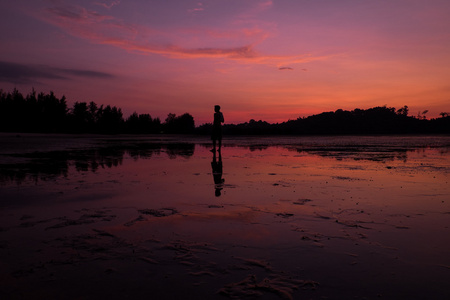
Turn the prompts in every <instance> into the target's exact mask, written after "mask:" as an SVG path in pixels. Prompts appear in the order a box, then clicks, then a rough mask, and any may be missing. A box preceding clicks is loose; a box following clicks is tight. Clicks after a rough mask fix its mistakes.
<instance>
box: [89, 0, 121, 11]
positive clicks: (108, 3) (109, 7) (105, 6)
mask: <svg viewBox="0 0 450 300" xmlns="http://www.w3.org/2000/svg"><path fill="white" fill-rule="evenodd" d="M94 4H95V5H99V6H103V7H104V8H107V9H111V8H112V7H113V6H116V5H119V4H120V0H117V1H109V2H94Z"/></svg>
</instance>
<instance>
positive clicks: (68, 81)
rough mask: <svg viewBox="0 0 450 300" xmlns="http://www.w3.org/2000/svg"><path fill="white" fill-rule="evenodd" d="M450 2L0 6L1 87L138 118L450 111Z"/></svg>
mask: <svg viewBox="0 0 450 300" xmlns="http://www.w3.org/2000/svg"><path fill="white" fill-rule="evenodd" d="M449 16H450V1H448V0H204V1H190V0H168V1H162V0H158V1H156V0H115V1H112V0H77V1H69V0H15V1H0V42H1V43H0V45H1V46H0V89H3V91H6V92H8V91H12V90H13V89H14V88H15V87H16V88H17V89H18V90H19V91H20V92H22V93H23V94H28V93H29V92H30V91H31V89H32V87H34V88H35V89H36V90H37V91H38V92H45V93H48V92H50V91H54V92H55V94H56V96H57V97H61V96H62V95H65V96H66V97H67V101H68V103H69V105H70V106H71V105H72V104H73V103H74V102H75V101H84V102H89V101H95V102H96V103H97V104H105V105H106V104H110V105H115V106H118V107H121V108H122V110H123V112H124V117H125V118H126V117H127V116H128V115H130V114H131V113H133V112H134V111H136V112H138V113H149V114H151V115H152V117H160V118H161V119H162V120H164V119H165V118H166V116H167V114H168V113H175V114H177V115H180V114H183V113H185V112H188V113H190V114H192V115H193V116H194V119H195V121H196V125H200V124H202V123H205V122H211V121H212V114H213V106H214V105H215V104H220V105H221V106H222V111H223V113H224V115H225V121H226V123H241V122H246V121H249V120H250V119H255V120H260V119H262V120H265V121H268V122H271V123H274V122H282V121H287V120H289V119H297V118H298V117H303V116H308V115H312V114H316V113H321V112H324V111H334V110H336V109H339V108H342V109H345V110H353V109H355V108H361V109H367V108H370V107H374V106H383V105H387V106H390V107H396V108H400V107H402V106H404V105H408V106H409V108H410V114H411V115H417V113H418V112H419V111H424V110H429V113H428V117H429V118H432V117H438V116H439V113H441V112H450V17H449Z"/></svg>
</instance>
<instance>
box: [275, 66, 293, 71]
mask: <svg viewBox="0 0 450 300" xmlns="http://www.w3.org/2000/svg"><path fill="white" fill-rule="evenodd" d="M278 70H281V71H284V70H290V71H292V70H294V69H293V68H291V67H279V68H278Z"/></svg>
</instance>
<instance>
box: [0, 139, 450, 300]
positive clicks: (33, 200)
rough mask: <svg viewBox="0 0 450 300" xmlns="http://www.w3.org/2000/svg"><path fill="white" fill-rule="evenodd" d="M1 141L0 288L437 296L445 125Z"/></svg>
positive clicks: (447, 239)
mask: <svg viewBox="0 0 450 300" xmlns="http://www.w3.org/2000/svg"><path fill="white" fill-rule="evenodd" d="M1 140H2V143H1V146H0V167H1V171H0V199H1V200H0V216H1V218H0V220H1V221H0V257H1V259H0V266H1V268H0V270H1V271H0V277H1V279H2V280H1V283H0V297H1V298H2V299H41V298H42V299H44V298H45V299H63V298H64V299H98V298H101V299H108V298H109V299H124V298H125V299H126V298H136V297H142V296H147V297H150V298H151V299H220V298H224V299H227V298H229V299H374V298H384V299H446V298H449V297H450V289H449V288H448V282H449V281H450V255H449V253H450V228H449V227H450V200H449V199H450V185H449V181H450V152H449V150H450V137H446V136H437V137H423V136H420V137H414V136H401V137H392V136H391V137H382V136H366V137H364V136H360V137H352V136H348V137H240V138H228V139H225V140H224V146H223V148H222V151H221V152H220V153H219V152H214V153H212V152H211V151H210V150H211V145H210V143H209V141H208V140H207V139H205V138H203V137H186V136H184V137H177V136H63V135H61V136H46V135H8V134H3V135H2V136H1Z"/></svg>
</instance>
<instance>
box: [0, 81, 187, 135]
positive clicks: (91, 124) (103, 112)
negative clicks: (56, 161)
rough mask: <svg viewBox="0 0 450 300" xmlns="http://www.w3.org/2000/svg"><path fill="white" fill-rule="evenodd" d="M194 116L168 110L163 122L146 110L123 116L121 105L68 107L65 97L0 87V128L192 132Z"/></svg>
mask: <svg viewBox="0 0 450 300" xmlns="http://www.w3.org/2000/svg"><path fill="white" fill-rule="evenodd" d="M194 129H195V123H194V118H193V117H192V116H191V115H189V114H188V113H185V114H183V115H181V116H176V115H175V114H172V113H170V114H169V115H168V117H167V119H166V121H165V122H164V123H161V121H160V119H159V118H152V117H151V116H150V114H137V113H136V112H134V113H133V114H131V115H130V116H129V117H128V118H126V119H124V118H123V113H122V110H121V108H118V107H116V106H110V105H107V106H104V105H100V106H98V105H97V104H96V103H95V102H93V101H91V102H89V103H87V102H75V103H74V105H73V107H71V108H69V107H68V105H67V101H66V98H65V97H64V96H62V97H61V98H60V99H58V98H57V97H56V96H55V95H54V93H53V92H50V93H49V94H44V93H39V94H37V93H36V91H35V90H34V89H33V90H32V92H31V93H30V94H28V95H26V96H23V95H22V94H21V93H20V92H19V91H18V90H17V89H14V90H13V92H11V93H6V92H4V91H3V90H1V89H0V131H2V132H41V133H112V134H116V133H160V132H165V133H192V132H194Z"/></svg>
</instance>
